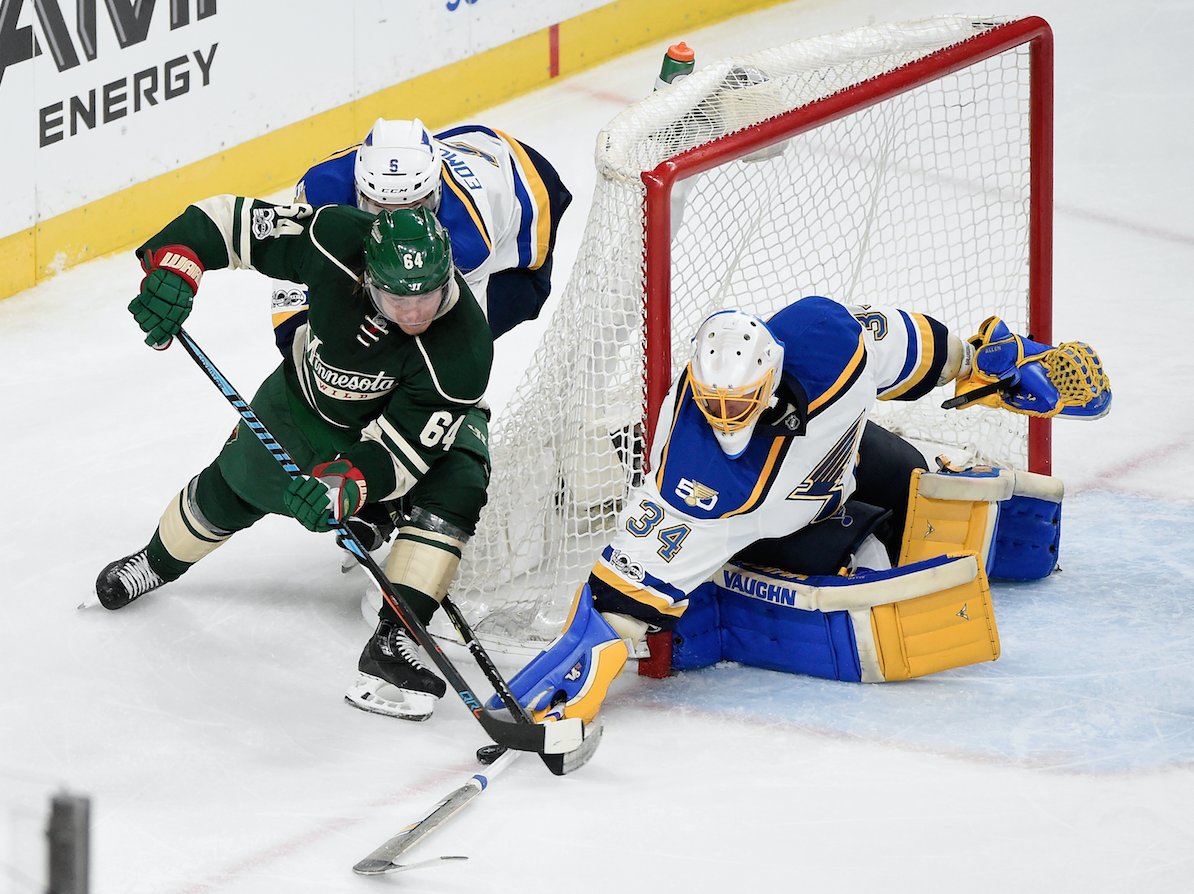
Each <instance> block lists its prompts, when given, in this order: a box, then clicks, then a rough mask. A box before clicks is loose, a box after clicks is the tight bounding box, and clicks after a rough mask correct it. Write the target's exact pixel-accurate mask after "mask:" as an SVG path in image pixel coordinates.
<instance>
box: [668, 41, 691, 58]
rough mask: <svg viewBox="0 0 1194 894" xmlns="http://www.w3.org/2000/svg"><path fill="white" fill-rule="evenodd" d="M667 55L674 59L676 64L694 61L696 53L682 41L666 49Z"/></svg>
mask: <svg viewBox="0 0 1194 894" xmlns="http://www.w3.org/2000/svg"><path fill="white" fill-rule="evenodd" d="M667 54H668V55H669V56H671V57H672V58H673V59H675V60H676V61H677V62H691V61H693V60H694V59H696V53H695V52H694V51H693V49H692V47H690V46H689V45H688V44H686V43H685V42H684V41H680V42H679V43H674V44H672V45H671V46H670V47H668V48H667Z"/></svg>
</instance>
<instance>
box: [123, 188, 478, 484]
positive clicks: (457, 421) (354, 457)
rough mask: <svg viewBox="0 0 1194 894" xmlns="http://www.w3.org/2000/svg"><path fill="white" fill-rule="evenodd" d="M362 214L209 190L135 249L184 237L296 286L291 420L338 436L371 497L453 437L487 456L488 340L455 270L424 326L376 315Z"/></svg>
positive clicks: (198, 249)
mask: <svg viewBox="0 0 1194 894" xmlns="http://www.w3.org/2000/svg"><path fill="white" fill-rule="evenodd" d="M373 222H374V217H373V215H371V214H368V213H366V212H364V211H360V210H358V209H356V208H351V207H348V206H344V205H325V206H323V207H321V208H317V209H313V208H312V207H311V206H310V205H273V204H270V203H268V202H263V201H260V200H258V199H251V198H243V197H239V196H215V197H213V198H210V199H205V200H203V201H201V202H197V203H195V204H193V205H191V206H189V207H188V208H187V209H186V210H185V211H184V212H183V213H182V214H181V215H179V216H178V217H177V218H175V219H174V220H173V221H171V222H170V223H169V224H167V225H166V226H165V227H164V228H163V229H162V230H161V232H159V233H158V234H157V235H155V236H153V237H152V238H151V239H149V240H148V241H147V242H146V243H145V244H144V245H142V246H141V247H140V248H138V249H137V255H138V256H139V257H140V256H142V255H143V254H144V253H145V252H147V251H153V250H156V249H159V248H162V247H164V246H167V245H184V246H186V247H188V248H190V249H191V250H192V251H194V252H195V254H196V255H197V256H198V258H199V260H200V261H201V262H202V264H203V266H204V268H205V269H208V270H210V269H216V268H224V267H229V268H234V269H237V268H249V269H252V270H257V271H259V272H260V273H263V274H265V275H266V276H268V277H272V278H275V279H285V280H289V281H291V282H296V283H302V284H303V285H305V286H306V287H307V290H308V301H309V306H310V314H309V316H308V320H307V323H306V325H305V326H303V327H302V328H301V329H300V330H299V332H298V333H297V335H296V337H295V341H294V352H293V356H292V357H291V358H290V359H288V360H284V361H283V364H282V367H283V369H282V372H283V374H284V375H285V384H286V390H287V392H288V394H287V397H288V403H289V404H290V406H291V409H292V412H293V415H294V417H295V418H294V421H295V423H296V424H298V425H299V426H300V427H301V428H303V430H304V431H306V432H309V433H310V434H311V435H313V436H314V437H312V440H313V441H317V442H325V443H326V442H328V440H329V439H328V435H329V434H331V435H332V442H334V443H338V444H340V445H344V446H343V447H342V449H341V450H340V453H341V455H342V456H345V457H347V458H348V459H350V460H351V461H352V462H353V464H354V465H356V466H357V467H358V468H359V469H360V470H361V472H362V473H363V474H364V476H365V480H366V482H367V484H368V486H369V499H370V500H381V499H387V498H389V497H392V496H397V495H399V494H402V493H405V492H406V491H407V490H409V489H410V487H411V486H412V485H413V484H414V483H415V482H416V481H418V480H419V479H420V478H421V477H422V476H423V475H424V474H426V472H427V471H428V470H429V469H430V467H431V465H432V464H433V463H434V462H435V461H436V459H437V458H439V457H441V456H443V455H444V453H445V452H446V451H447V450H448V449H450V448H451V447H452V446H453V444H454V443H456V442H457V438H458V437H459V440H460V444H459V445H458V446H461V447H466V445H467V447H466V449H469V450H470V451H471V452H474V453H477V454H479V455H480V456H481V458H482V459H483V460H484V461H485V462H486V464H487V465H488V448H487V445H486V443H485V440H486V437H485V433H484V431H483V430H482V429H483V427H484V419H485V417H484V415H483V414H482V413H481V412H480V411H478V410H477V409H476V408H477V405H478V402H479V401H480V400H481V398H482V396H483V395H484V393H485V388H486V386H487V385H488V382H489V372H490V367H491V366H492V363H493V339H492V335H491V333H490V329H489V324H488V323H487V322H486V320H485V315H484V314H483V313H482V311H481V308H480V306H479V305H478V304H477V301H476V300H475V299H474V297H473V295H472V293H471V292H470V291H469V288H468V286H467V285H466V284H465V282H464V280H463V279H462V278H461V277H460V275H459V274H457V275H456V277H455V281H454V285H453V286H451V287H450V288H449V293H450V294H449V296H448V299H447V301H446V302H445V307H446V308H447V310H446V312H443V311H441V313H442V315H441V316H440V317H438V318H437V319H436V320H435V322H434V323H432V324H431V327H430V328H429V329H428V330H427V331H426V332H424V333H423V334H421V335H415V336H411V335H406V334H405V333H403V332H402V331H401V329H399V328H398V326H397V324H395V323H392V322H389V321H388V320H386V319H385V318H384V317H383V316H381V315H380V314H379V313H378V312H377V310H376V308H375V307H374V306H373V303H372V301H371V300H370V299H369V296H368V294H367V293H366V292H365V290H364V288H363V286H362V284H361V278H362V273H363V271H364V267H365V248H364V246H365V239H366V238H368V236H369V233H370V229H371V227H372V226H373ZM202 300H203V299H202V297H197V298H196V302H197V303H200V302H202ZM470 411H471V412H470ZM466 414H468V415H469V417H470V418H469V422H468V423H467V424H464V426H463V431H462V424H463V423H465V415H466ZM478 422H479V425H478ZM317 429H330V430H331V431H330V432H323V433H321V432H319V431H317ZM328 458H330V457H328Z"/></svg>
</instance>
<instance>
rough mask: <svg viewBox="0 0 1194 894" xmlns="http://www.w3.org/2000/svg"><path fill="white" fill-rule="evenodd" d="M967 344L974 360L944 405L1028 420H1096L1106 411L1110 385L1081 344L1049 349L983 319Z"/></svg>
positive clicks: (1093, 354) (1094, 355) (995, 319)
mask: <svg viewBox="0 0 1194 894" xmlns="http://www.w3.org/2000/svg"><path fill="white" fill-rule="evenodd" d="M969 343H970V345H971V346H972V347H973V348H974V356H973V358H972V360H971V363H970V367H969V369H963V370H962V372H961V374H960V375H959V376H958V378H957V381H956V383H955V390H954V394H955V395H956V396H955V398H954V399H953V400H952V401H946V403H945V406H946V407H966V406H971V405H972V404H976V403H978V404H985V405H986V406H989V407H999V408H1002V409H1005V410H1010V411H1011V412H1013V413H1022V414H1024V415H1027V416H1059V415H1060V416H1069V417H1076V418H1079V419H1098V418H1100V417H1102V416H1105V415H1107V412H1108V411H1109V410H1110V409H1111V383H1110V382H1109V381H1108V379H1107V374H1106V373H1104V372H1103V364H1102V361H1101V360H1100V359H1099V355H1098V354H1097V353H1096V352H1095V350H1094V348H1092V347H1091V346H1090V345H1088V344H1085V343H1084V342H1078V341H1073V342H1063V343H1061V344H1059V345H1058V346H1057V347H1053V346H1052V345H1046V344H1042V343H1040V342H1035V341H1032V340H1031V339H1028V338H1025V337H1024V336H1021V335H1013V334H1012V333H1011V332H1010V331H1009V330H1008V328H1007V326H1006V325H1005V324H1004V322H1003V321H1002V320H1001V319H999V317H987V319H986V320H984V321H983V324H982V325H981V326H979V327H978V332H977V334H975V335H974V336H972V337H971V338H970V339H969ZM968 398H969V399H968Z"/></svg>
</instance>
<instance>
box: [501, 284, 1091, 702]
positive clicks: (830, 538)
mask: <svg viewBox="0 0 1194 894" xmlns="http://www.w3.org/2000/svg"><path fill="white" fill-rule="evenodd" d="M947 382H955V389H956V394H957V395H958V396H960V397H962V398H963V401H966V402H970V401H973V402H987V403H993V404H996V405H998V406H1000V407H1002V408H1003V409H1006V410H1010V411H1013V412H1018V413H1028V414H1033V415H1042V416H1052V415H1057V414H1061V415H1065V416H1074V417H1086V418H1097V417H1098V416H1101V415H1103V414H1104V413H1106V412H1107V410H1108V409H1109V406H1110V400H1111V392H1110V389H1109V385H1108V382H1107V379H1106V376H1105V375H1104V374H1103V372H1102V368H1101V365H1100V362H1099V359H1098V357H1097V355H1096V354H1095V353H1094V352H1093V350H1091V349H1090V348H1089V346H1087V345H1083V344H1081V343H1069V344H1066V345H1061V346H1059V347H1057V348H1053V347H1052V346H1050V345H1044V344H1040V343H1037V342H1033V341H1031V340H1030V339H1027V338H1022V337H1020V336H1016V335H1013V334H1012V333H1010V332H1009V331H1008V329H1007V327H1006V326H1004V324H1003V323H1002V322H1001V321H999V320H998V319H997V318H994V317H992V318H990V319H988V320H987V321H986V322H985V323H984V324H983V326H982V327H980V330H979V332H978V333H977V334H976V335H975V336H973V337H972V338H970V339H969V340H967V341H965V342H963V341H961V340H960V339H959V338H958V337H957V336H955V335H952V334H951V333H950V332H949V331H948V329H947V328H946V327H945V326H944V325H943V324H942V323H940V322H939V321H937V320H934V319H932V318H930V317H927V316H924V315H921V314H917V313H911V312H908V311H904V310H900V309H897V308H893V307H877V306H870V307H853V308H847V307H846V306H844V305H842V304H839V303H837V302H835V301H831V300H829V299H827V298H821V297H809V298H802V299H800V300H798V301H795V302H794V303H792V304H790V305H788V306H787V307H785V308H783V309H782V310H780V311H779V312H777V313H776V314H775V315H774V316H772V317H771V318H770V319H768V320H766V321H764V320H762V319H759V318H757V317H755V316H752V315H750V314H747V313H744V312H741V311H736V310H724V311H719V312H718V313H715V314H713V315H712V316H711V317H709V318H708V319H707V320H705V322H704V323H703V324H702V325H701V326H700V328H699V329H698V330H697V333H696V335H695V336H694V337H693V340H692V353H691V359H690V362H689V363H688V365H687V367H686V368H685V369H684V370H683V372H682V373H681V374H680V375H679V376H678V377H677V378H676V380H675V381H674V382H673V383H672V387H671V389H670V391H669V393H668V396H667V397H666V399H665V400H664V402H663V405H662V407H661V409H660V413H659V422H658V424H657V426H656V430H655V433H654V439H653V441H652V446H651V453H650V469H651V472H650V474H648V475H647V476H645V478H644V480H643V482H642V483H641V484H640V485H639V486H637V487H635V488H633V489H632V490H631V492H630V493H629V495H628V497H627V499H626V501H625V504H624V508H623V510H622V512H621V514H620V516H619V518H618V523H617V527H616V530H615V534H614V536H613V539H612V540H611V541H610V543H609V545H608V546H606V547H605V549H604V550H603V551H602V552H601V554H600V556H599V557H598V558H597V561H596V563H595V564H594V566H593V569H592V572H591V573H590V575H589V577H588V580H587V581H586V582H585V583H584V584H583V585H582V586H581V587H580V588H579V590H578V592H577V594H576V596H575V598H574V601H573V605H572V610H571V612H570V615H569V618H568V620H567V623H566V625H565V629H564V631H563V633H562V635H561V636H560V638H559V639H557V640H556V641H555V642H554V643H553V644H552V645H551V646H549V647H548V649H546V650H545V651H544V652H542V653H540V654H539V656H538V657H537V658H536V659H534V660H533V661H532V662H531V663H530V664H529V665H527V667H525V668H524V669H523V670H522V671H521V672H520V673H519V674H518V675H517V676H516V677H515V678H514V680H512V681H511V686H512V689H513V690H514V692H515V694H516V695H517V697H518V698H519V699H520V700H521V701H523V703H524V704H526V705H527V706H528V707H529V708H530V709H531V710H532V712H533V713H534V715H535V717H536V719H544V718H551V717H576V716H579V717H581V718H583V719H584V720H585V721H586V722H588V721H591V720H592V719H593V718H594V716H595V715H596V713H597V711H598V709H599V708H600V707H601V704H602V702H603V701H604V699H605V696H606V693H607V691H608V689H609V686H610V683H611V682H612V681H613V679H614V678H615V677H616V676H617V674H618V673H619V672H620V671H621V669H622V667H623V665H624V664H625V662H626V660H627V658H628V655H629V654H630V653H631V650H634V649H636V648H637V646H638V644H640V643H641V642H642V640H643V638H644V636H645V635H646V634H647V633H648V632H649V631H658V630H663V631H672V630H675V629H676V627H677V623H678V622H679V621H681V619H682V618H683V617H684V615H685V612H686V610H687V609H688V608H689V600H690V596H691V595H692V594H693V593H694V591H697V590H698V587H701V586H702V585H706V586H709V585H708V584H706V582H708V581H710V580H711V579H715V578H716V576H718V575H719V574H720V578H717V579H720V580H721V581H722V584H721V585H722V586H723V588H729V589H735V588H736V589H737V593H738V594H745V596H747V597H749V598H738V600H737V602H736V603H734V606H733V612H734V613H733V617H730V614H731V613H730V612H729V611H728V610H727V611H726V612H725V615H726V617H724V618H723V619H722V621H721V622H720V623H722V624H723V626H724V627H726V628H727V629H728V630H729V635H728V636H727V635H726V631H725V630H722V631H720V632H718V633H717V634H716V636H717V637H719V640H718V642H719V643H721V644H725V643H727V642H728V641H732V642H734V643H739V644H740V643H742V642H745V643H746V645H745V646H744V647H742V648H740V649H739V651H737V652H734V653H732V654H729V655H727V654H726V653H725V652H724V651H721V652H719V653H718V654H717V655H715V656H714V659H715V660H716V659H717V658H718V657H731V658H734V659H736V660H740V661H746V662H747V663H754V664H759V665H761V666H765V667H774V668H777V669H785V670H798V671H799V672H803V673H813V674H816V675H819V676H826V677H831V678H836V679H849V680H862V681H880V680H891V679H905V678H907V677H910V676H919V675H921V674H923V673H931V672H934V671H936V670H942V669H946V668H949V667H956V666H960V665H962V664H968V663H973V662H974V661H977V660H991V659H993V658H994V657H997V655H998V636H997V632H996V630H995V627H994V617H993V613H992V612H991V608H990V598H989V590H988V588H987V578H986V574H987V571H988V570H989V569H990V568H991V567H992V563H993V562H994V561H995V560H994V552H995V541H994V540H993V528H994V527H995V525H996V523H997V519H998V515H999V509H1000V507H1001V506H1004V505H1006V504H1007V503H1008V501H1010V500H1011V499H1013V497H1014V495H1015V494H1016V493H1020V492H1025V491H1029V492H1031V493H1032V496H1033V498H1034V499H1035V498H1037V497H1040V496H1041V495H1044V499H1043V502H1044V504H1046V505H1047V506H1050V507H1052V508H1053V509H1055V510H1056V512H1057V514H1058V516H1059V513H1060V491H1059V490H1055V489H1054V488H1053V487H1052V483H1053V479H1051V478H1047V476H1040V475H1029V474H1028V473H1011V472H1010V471H1007V472H1004V471H1000V470H991V469H979V470H969V471H961V472H960V473H959V474H948V475H947V474H930V473H928V472H927V471H926V463H925V462H924V458H923V455H922V454H921V453H920V451H919V450H917V449H916V448H914V447H913V446H912V445H910V444H909V443H907V442H905V441H904V440H902V439H901V438H898V437H897V436H895V435H893V434H892V433H890V432H888V431H886V430H884V429H882V428H880V427H879V426H877V425H875V424H874V423H872V422H869V421H868V413H869V411H870V408H871V406H872V405H873V403H874V401H875V399H876V398H879V399H881V400H891V399H896V400H915V399H917V398H919V397H922V396H924V395H926V394H928V393H929V392H930V391H931V390H932V389H933V388H935V387H937V386H939V385H942V384H945V383H947ZM1017 476H1023V477H1022V478H1017ZM1018 481H1019V483H1017V482H1018ZM1017 488H1019V490H1017ZM906 515H908V516H910V517H912V518H914V519H915V523H912V522H908V523H906V522H905V516H906ZM1056 517H1057V516H1054V517H1052V518H1051V520H1046V521H1045V522H1042V523H1040V524H1037V523H1036V522H1032V523H1022V522H1019V521H1017V520H1011V521H1008V524H1009V525H1011V526H1015V525H1026V526H1027V530H1026V531H1020V532H1019V533H1018V534H1017V536H1016V537H1014V538H1013V540H1015V541H1016V544H1017V546H1016V549H1015V550H1012V552H1015V551H1017V550H1020V551H1023V550H1027V549H1028V548H1029V547H1030V546H1032V544H1031V543H1029V544H1028V546H1025V545H1024V543H1025V542H1026V541H1031V540H1033V539H1034V538H1040V539H1044V540H1049V538H1054V539H1053V540H1052V543H1051V544H1050V543H1045V544H1044V545H1043V548H1042V550H1043V552H1044V553H1046V554H1048V553H1049V551H1050V549H1051V550H1052V553H1051V555H1052V561H1055V558H1056V539H1055V538H1056V536H1058V533H1057V532H1058V530H1059V529H1058V528H1057V524H1056ZM1034 518H1035V516H1034ZM730 560H734V561H735V562H741V563H743V565H745V566H746V567H747V568H748V569H754V571H749V570H742V569H739V568H737V567H736V566H735V570H734V571H733V572H732V573H731V574H721V572H723V571H724V569H726V568H731V566H730V565H727V563H728V562H729V561H730ZM748 563H749V564H748ZM1022 565H1023V563H1022V562H1019V560H1018V559H1017V557H1016V556H1014V555H1013V556H1012V557H1011V560H1010V563H1009V562H1008V561H1007V557H1005V562H1004V565H1002V566H1000V567H1010V568H1011V569H1012V572H1013V573H1012V574H1010V575H1009V576H1017V575H1018V576H1020V577H1032V576H1041V575H1042V574H1043V573H1048V571H1051V570H1052V567H1053V565H1052V564H1051V563H1050V564H1048V566H1047V568H1046V569H1045V570H1043V571H1041V570H1039V569H1038V570H1030V571H1028V572H1024V573H1021V572H1022V571H1023V567H1022ZM759 569H763V570H762V571H759ZM793 572H794V573H793ZM751 574H754V577H753V578H750V579H749V580H748V577H749V576H750V575H751ZM731 595H734V594H731ZM769 603H775V604H778V605H779V606H780V608H779V609H778V610H777V609H776V608H775V605H772V604H769ZM777 611H778V612H779V613H780V614H782V616H783V617H781V618H779V619H778V620H777V619H776V618H777V615H776V612H777ZM900 611H903V612H904V615H906V616H907V617H906V618H905V619H904V620H902V621H901V620H900V617H901V616H900V615H899V614H898V613H899V612H900ZM893 613H895V614H893ZM835 616H836V621H834V617H835ZM893 618H894V620H893ZM909 619H913V620H909ZM831 621H833V623H831ZM835 624H836V626H835ZM792 631H795V632H794V633H792ZM789 636H790V638H789V639H787V640H786V641H785V637H789ZM677 639H678V637H677ZM727 648H728V646H727ZM802 650H806V651H809V652H810V654H816V655H818V656H821V657H820V658H818V659H817V660H816V661H813V662H812V663H811V664H810V663H809V662H807V661H804V660H802V659H800V657H799V655H797V658H796V659H795V660H793V659H792V657H791V656H792V655H793V653H800V652H801V651H802ZM843 652H845V653H848V654H845V655H843V654H842V653H843ZM752 659H753V660H752Z"/></svg>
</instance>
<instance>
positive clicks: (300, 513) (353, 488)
mask: <svg viewBox="0 0 1194 894" xmlns="http://www.w3.org/2000/svg"><path fill="white" fill-rule="evenodd" d="M365 494H366V488H365V476H364V475H362V474H361V470H360V469H358V468H357V467H356V466H354V465H353V464H352V463H351V462H350V461H348V460H346V459H334V460H332V461H331V462H327V463H320V464H319V465H317V466H316V467H315V468H314V469H312V470H311V474H310V475H303V476H302V477H301V478H295V479H293V480H292V481H291V482H290V484H289V485H288V486H287V487H286V493H285V495H284V496H283V502H284V503H285V506H286V511H287V512H289V513H290V514H291V515H293V516H294V517H295V518H296V519H297V520H298V522H299V523H300V524H301V525H302V526H303V527H304V528H306V529H307V530H309V531H315V532H317V533H322V532H324V531H330V530H331V528H332V520H331V516H332V515H333V514H334V515H335V517H336V521H338V522H343V521H344V520H345V519H347V518H348V517H349V516H351V515H353V514H354V513H355V512H356V511H357V510H358V509H360V508H361V506H362V504H364V502H365Z"/></svg>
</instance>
